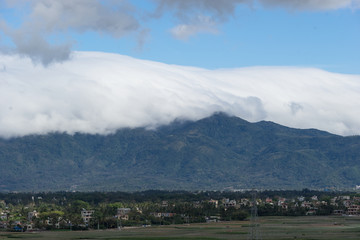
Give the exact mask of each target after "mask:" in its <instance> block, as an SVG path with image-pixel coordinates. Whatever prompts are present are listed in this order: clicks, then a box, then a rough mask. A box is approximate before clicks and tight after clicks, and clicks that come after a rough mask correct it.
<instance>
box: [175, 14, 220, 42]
mask: <svg viewBox="0 0 360 240" xmlns="http://www.w3.org/2000/svg"><path fill="white" fill-rule="evenodd" d="M171 33H172V35H173V36H174V37H175V38H178V39H182V40H186V39H188V38H189V37H191V36H193V35H196V34H198V33H212V34H216V33H218V30H217V24H216V23H215V22H214V21H213V20H212V19H211V18H209V17H208V16H198V17H197V18H196V19H195V20H192V21H191V23H189V24H179V25H177V26H175V27H174V28H172V29H171Z"/></svg>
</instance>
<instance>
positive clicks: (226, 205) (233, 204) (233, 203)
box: [223, 198, 236, 209]
mask: <svg viewBox="0 0 360 240" xmlns="http://www.w3.org/2000/svg"><path fill="white" fill-rule="evenodd" d="M223 205H224V208H225V209H226V208H229V207H236V200H230V199H228V198H226V199H223Z"/></svg>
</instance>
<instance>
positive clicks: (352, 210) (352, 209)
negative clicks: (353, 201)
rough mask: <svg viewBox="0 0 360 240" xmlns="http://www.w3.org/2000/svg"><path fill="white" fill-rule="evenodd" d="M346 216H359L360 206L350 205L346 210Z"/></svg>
mask: <svg viewBox="0 0 360 240" xmlns="http://www.w3.org/2000/svg"><path fill="white" fill-rule="evenodd" d="M346 214H347V215H359V214H360V205H351V206H349V207H348V208H347V210H346Z"/></svg>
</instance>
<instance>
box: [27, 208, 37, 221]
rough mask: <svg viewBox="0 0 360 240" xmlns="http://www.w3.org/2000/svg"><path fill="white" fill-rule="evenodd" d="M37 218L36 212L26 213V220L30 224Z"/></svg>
mask: <svg viewBox="0 0 360 240" xmlns="http://www.w3.org/2000/svg"><path fill="white" fill-rule="evenodd" d="M38 216H39V213H38V212H37V211H36V210H34V211H32V212H28V217H27V219H28V221H30V222H31V221H32V220H33V218H34V217H35V218H37V217H38Z"/></svg>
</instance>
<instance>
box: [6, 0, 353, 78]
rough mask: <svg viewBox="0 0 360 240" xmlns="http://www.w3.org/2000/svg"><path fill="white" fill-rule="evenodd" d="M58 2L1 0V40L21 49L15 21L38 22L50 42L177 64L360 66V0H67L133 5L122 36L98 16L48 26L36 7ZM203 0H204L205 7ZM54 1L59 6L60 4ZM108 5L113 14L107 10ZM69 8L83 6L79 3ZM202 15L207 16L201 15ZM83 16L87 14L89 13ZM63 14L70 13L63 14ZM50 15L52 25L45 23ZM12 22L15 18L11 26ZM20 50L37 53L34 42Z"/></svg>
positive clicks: (347, 69) (22, 26)
mask: <svg viewBox="0 0 360 240" xmlns="http://www.w3.org/2000/svg"><path fill="white" fill-rule="evenodd" d="M24 2H25V3H24ZM29 2H30V3H29ZM53 2H54V1H49V0H33V1H27V2H26V1H21V0H20V1H6V0H5V1H4V2H3V3H2V4H1V5H0V7H1V10H0V14H1V15H0V19H2V21H3V24H2V26H3V27H1V25H0V33H1V35H0V36H1V38H0V46H1V48H2V49H5V50H3V51H7V52H9V51H12V52H17V50H16V49H17V48H19V49H20V48H21V47H19V45H16V43H14V42H15V41H16V40H14V39H16V36H14V35H15V34H14V33H9V29H11V31H17V32H24V34H23V35H22V36H24V35H26V34H27V32H28V31H30V32H31V31H32V30H31V28H34V31H33V32H32V33H34V35H35V34H38V35H39V36H41V37H43V38H44V39H46V41H47V42H48V43H49V44H50V45H51V44H67V47H68V48H69V49H70V50H75V51H101V52H113V53H118V54H124V55H129V56H133V57H136V58H140V59H147V60H154V61H159V62H164V63H169V64H179V65H188V66H197V67H203V68H208V69H217V68H236V67H245V66H305V67H315V68H321V69H324V70H327V71H332V72H339V73H351V74H358V73H360V66H359V65H360V46H359V43H360V13H359V8H358V6H359V2H358V1H356V0H355V1H350V0H323V1H316V0H315V1H311V0H310V1H303V4H299V3H297V4H295V2H299V1H293V2H294V4H293V5H291V4H284V3H282V1H276V0H269V1H266V0H263V1H245V2H248V4H243V3H242V2H243V1H236V0H234V1H233V0H227V1H219V0H217V4H215V5H216V6H214V8H210V7H209V8H208V7H207V6H206V5H210V4H211V2H214V1H213V0H195V1H189V2H194V3H195V4H189V5H188V6H185V7H184V6H181V3H179V4H176V3H177V2H181V1H178V0H168V1H167V2H173V3H174V4H166V3H165V4H164V3H163V2H166V1H151V0H137V1H122V5H121V6H118V5H117V4H113V3H114V2H115V1H106V0H105V1H96V0H90V1H83V0H78V1H66V0H65V1H62V2H65V3H64V5H66V2H68V5H69V6H70V7H72V6H71V4H70V3H71V2H78V3H79V5H80V6H81V4H83V7H84V8H86V6H85V5H87V4H88V5H89V3H91V2H93V3H94V2H97V3H99V4H102V6H104V5H106V7H107V8H108V9H113V10H115V9H120V10H119V15H120V14H123V13H124V12H126V15H128V16H131V17H133V18H134V21H136V23H137V24H138V26H137V27H134V28H131V27H130V29H128V30H125V29H123V30H122V31H123V32H122V33H121V34H120V35H121V36H114V34H113V32H112V30H111V28H109V29H107V30H104V31H101V30H99V29H96V27H95V28H94V26H92V25H91V24H89V25H87V26H85V25H82V26H80V27H79V25H76V24H78V22H76V23H75V25H76V26H74V25H72V23H71V22H70V23H69V24H68V26H63V25H62V26H57V25H56V23H54V25H53V26H50V27H51V28H53V29H52V30H51V31H48V30H46V27H49V25H46V22H48V19H46V17H47V16H44V15H41V14H39V13H38V12H36V10H34V9H35V8H36V6H37V5H39V4H49V3H50V4H52V3H53ZM58 2H61V1H58ZM118 2H121V1H118ZM196 2H197V3H202V2H203V3H204V5H205V7H204V6H203V5H201V4H196ZM288 2H291V1H288ZM300 2H301V1H300ZM249 4H250V5H251V6H249ZM226 5H228V6H227V8H226ZM159 6H163V10H162V12H161V13H159V14H158V16H157V17H153V15H154V12H156V10H157V9H158V8H159ZM48 7H49V8H50V9H51V8H54V9H55V11H56V8H55V7H53V6H48ZM58 9H60V10H58V12H60V15H61V11H64V16H65V18H66V17H68V16H69V15H66V12H65V10H63V8H60V7H58ZM74 9H75V7H74ZM214 9H215V10H214ZM219 9H220V10H219ZM218 10H219V11H218ZM217 11H218V12H217ZM221 11H222V12H221ZM103 12H104V13H105V14H106V11H103ZM158 12H160V11H158ZM179 13H180V14H181V15H182V16H179V15H180V14H179ZM36 14H38V15H36ZM69 14H78V13H77V10H74V11H73V12H71V11H70V13H69ZM39 15H40V16H39ZM219 15H220V16H219ZM64 16H62V17H64ZM89 17H91V16H89ZM200 17H203V18H205V21H203V20H199V21H197V19H199V18H200ZM39 19H40V21H39ZM82 19H83V21H86V20H87V16H86V15H84V16H83V17H82ZM99 19H100V18H99ZM55 20H56V21H62V20H61V19H60V18H59V19H55ZM100 20H101V19H100ZM113 20H114V21H121V19H120V20H119V19H115V18H114V19H113ZM42 21H43V22H44V26H41V22H42ZM76 21H81V19H76ZM39 22H40V23H39ZM199 22H200V25H201V26H200V27H199V29H197V30H194V31H193V33H191V34H189V35H188V36H185V37H184V36H182V37H179V36H174V34H172V32H171V31H172V29H174V28H175V27H176V26H180V25H184V24H185V25H187V26H191V25H199ZM93 24H96V22H94V23H93ZM110 24H112V23H110ZM39 25H40V26H39ZM4 26H7V29H8V30H7V31H6V30H4ZM1 29H2V31H1ZM29 29H30V30H29ZM23 38H26V37H23ZM18 44H19V43H18ZM39 44H41V43H39ZM35 48H39V46H36V47H33V46H32V49H35ZM19 52H20V54H22V55H25V56H27V55H29V56H30V57H31V54H33V51H30V52H31V53H28V50H27V51H26V52H25V53H24V52H21V51H19ZM33 60H34V59H33ZM40 61H41V60H40Z"/></svg>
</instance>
